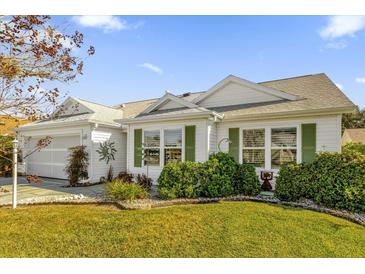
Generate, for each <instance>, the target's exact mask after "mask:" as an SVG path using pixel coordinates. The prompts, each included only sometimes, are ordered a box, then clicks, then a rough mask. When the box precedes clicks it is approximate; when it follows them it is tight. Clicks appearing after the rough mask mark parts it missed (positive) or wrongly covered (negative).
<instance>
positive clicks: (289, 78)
mask: <svg viewBox="0 0 365 274" xmlns="http://www.w3.org/2000/svg"><path fill="white" fill-rule="evenodd" d="M321 74H323V75H326V74H325V73H324V72H320V73H314V74H304V75H299V76H292V77H286V78H280V79H274V80H269V81H263V82H257V84H264V83H270V82H277V81H285V80H291V79H296V78H304V77H311V76H317V75H321Z"/></svg>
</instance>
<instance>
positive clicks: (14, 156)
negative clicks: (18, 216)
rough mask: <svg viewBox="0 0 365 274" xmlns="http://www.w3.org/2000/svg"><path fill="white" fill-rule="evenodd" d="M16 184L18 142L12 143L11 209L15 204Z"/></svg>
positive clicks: (15, 140)
mask: <svg viewBox="0 0 365 274" xmlns="http://www.w3.org/2000/svg"><path fill="white" fill-rule="evenodd" d="M17 184H18V140H17V139H16V138H15V139H14V141H13V208H16V204H17Z"/></svg>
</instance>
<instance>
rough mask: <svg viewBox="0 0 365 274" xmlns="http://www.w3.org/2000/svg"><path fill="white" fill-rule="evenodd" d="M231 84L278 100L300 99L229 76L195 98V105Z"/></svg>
mask: <svg viewBox="0 0 365 274" xmlns="http://www.w3.org/2000/svg"><path fill="white" fill-rule="evenodd" d="M229 83H236V84H239V85H242V86H246V87H249V88H251V89H254V90H257V91H260V92H263V93H266V94H270V95H272V96H275V97H277V98H278V99H286V100H297V99H299V97H298V96H295V95H292V94H289V93H286V92H283V91H280V90H276V89H274V88H271V87H266V86H262V85H259V84H257V83H254V82H251V81H248V80H245V79H242V78H239V77H237V76H234V75H228V76H227V77H226V78H224V79H223V80H221V81H219V82H218V83H217V84H215V85H214V86H213V87H211V88H210V89H209V90H208V91H206V92H205V93H203V94H201V95H200V96H199V97H197V98H195V99H194V100H193V102H194V103H196V104H198V103H200V102H202V101H204V99H206V98H208V97H209V96H211V95H213V94H214V93H216V92H217V91H218V90H220V89H221V88H222V87H224V86H225V85H227V84H229Z"/></svg>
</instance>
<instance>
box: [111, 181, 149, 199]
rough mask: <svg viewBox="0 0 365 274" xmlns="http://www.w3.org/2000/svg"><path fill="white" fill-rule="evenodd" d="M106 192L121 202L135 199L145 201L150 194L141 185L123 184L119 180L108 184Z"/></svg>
mask: <svg viewBox="0 0 365 274" xmlns="http://www.w3.org/2000/svg"><path fill="white" fill-rule="evenodd" d="M105 190H106V192H107V194H109V195H110V196H111V197H113V198H114V199H116V200H119V201H124V200H129V201H133V200H135V199H144V198H147V197H148V192H147V191H146V190H145V189H143V187H141V186H140V185H138V184H134V183H127V182H123V181H121V180H118V179H116V180H113V181H111V182H109V183H107V184H106V186H105Z"/></svg>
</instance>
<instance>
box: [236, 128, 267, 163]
mask: <svg viewBox="0 0 365 274" xmlns="http://www.w3.org/2000/svg"><path fill="white" fill-rule="evenodd" d="M244 130H264V146H262V147H244V146H243V131H244ZM240 131H241V135H240V136H241V137H240V138H242V140H241V142H242V148H241V149H242V151H241V155H242V158H241V159H240V161H241V162H242V163H243V150H244V149H251V150H264V168H265V166H266V129H265V127H255V128H243V129H240ZM255 168H261V169H262V167H257V166H255Z"/></svg>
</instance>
